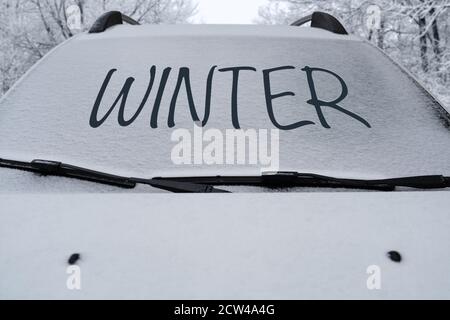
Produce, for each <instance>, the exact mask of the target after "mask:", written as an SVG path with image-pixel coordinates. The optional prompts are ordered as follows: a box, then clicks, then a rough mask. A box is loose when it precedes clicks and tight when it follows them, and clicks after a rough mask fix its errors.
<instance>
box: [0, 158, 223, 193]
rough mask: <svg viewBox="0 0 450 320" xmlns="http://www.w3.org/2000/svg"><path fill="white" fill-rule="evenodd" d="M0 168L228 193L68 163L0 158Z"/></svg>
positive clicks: (123, 185) (174, 189)
mask: <svg viewBox="0 0 450 320" xmlns="http://www.w3.org/2000/svg"><path fill="white" fill-rule="evenodd" d="M0 167H2V168H11V169H18V170H24V171H29V172H34V173H38V174H41V175H44V176H59V177H67V178H75V179H79V180H86V181H92V182H96V183H101V184H107V185H113V186H116V187H121V188H128V189H132V188H134V187H135V186H136V184H146V185H149V186H152V187H155V188H158V189H163V190H167V191H171V192H177V193H211V192H212V193H214V192H221V193H224V192H228V191H225V190H221V189H217V188H214V187H213V186H211V185H205V184H198V183H193V182H183V181H176V180H174V179H170V180H164V179H160V178H159V179H153V178H152V179H143V178H133V177H123V176H118V175H114V174H109V173H105V172H100V171H95V170H90V169H86V168H82V167H77V166H74V165H70V164H67V163H62V162H57V161H49V160H37V159H36V160H33V161H31V162H22V161H16V160H7V159H1V158H0Z"/></svg>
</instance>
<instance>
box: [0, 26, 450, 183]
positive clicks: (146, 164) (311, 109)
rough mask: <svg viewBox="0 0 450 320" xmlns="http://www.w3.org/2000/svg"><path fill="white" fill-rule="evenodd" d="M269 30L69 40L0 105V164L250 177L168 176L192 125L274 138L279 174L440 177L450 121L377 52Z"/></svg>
mask: <svg viewBox="0 0 450 320" xmlns="http://www.w3.org/2000/svg"><path fill="white" fill-rule="evenodd" d="M133 28H134V29H133ZM270 28H272V27H267V26H266V27H261V26H259V27H256V26H252V27H250V26H248V27H236V26H234V27H232V26H227V27H222V28H219V27H217V26H216V27H208V26H195V27H194V26H183V27H170V28H167V27H164V26H162V27H155V26H151V27H149V26H143V27H138V28H136V27H127V26H120V27H115V28H112V29H111V30H108V31H107V32H105V33H104V34H100V35H89V34H85V35H81V36H79V37H77V38H75V39H73V40H71V41H68V42H66V43H64V44H63V45H62V46H60V47H58V48H57V49H56V50H55V51H53V52H52V53H51V54H50V55H49V56H47V57H46V58H44V60H43V61H42V62H41V63H39V64H38V65H37V66H36V67H35V68H34V69H33V70H31V72H29V73H28V74H27V75H26V76H25V77H24V79H22V81H20V82H19V83H18V85H16V86H15V87H14V88H13V89H12V90H11V91H10V92H9V94H7V95H6V96H5V97H4V99H3V100H2V101H1V102H0V135H1V137H2V139H1V140H0V157H2V158H11V159H18V160H32V159H35V158H41V159H52V160H59V161H63V162H67V163H71V164H76V165H79V166H85V167H89V168H93V169H96V170H103V171H107V172H112V173H116V174H123V175H133V176H145V177H151V176H161V175H163V176H164V175H168V176H185V175H217V174H223V175H235V174H247V175H249V174H259V173H260V171H261V166H260V165H258V164H234V165H231V164H226V163H221V164H205V163H197V164H196V163H195V162H194V161H193V163H192V164H190V165H180V164H176V163H174V161H172V160H173V159H171V153H172V149H173V147H174V145H175V142H174V141H173V139H172V138H173V137H171V135H172V133H173V131H174V130H176V129H182V128H183V129H186V130H189V131H193V130H194V129H193V128H194V126H195V125H194V122H195V121H200V122H203V125H204V126H203V128H202V129H203V130H208V129H217V130H219V131H222V132H225V130H227V129H233V130H236V129H241V130H247V129H257V130H260V129H278V130H279V169H280V170H284V171H287V170H293V171H300V172H315V173H321V174H329V175H335V176H341V177H347V176H351V177H355V176H356V177H361V178H364V177H391V176H405V175H421V174H447V175H448V174H450V161H448V160H449V159H450V148H449V147H450V135H449V133H450V131H449V119H448V114H446V113H445V111H444V110H443V109H442V108H441V107H440V106H439V105H438V104H437V103H436V102H435V101H434V100H433V99H432V98H431V97H430V96H429V95H428V94H427V93H426V92H425V91H423V90H422V89H421V88H420V87H418V86H417V85H416V84H415V83H414V82H413V80H412V79H411V78H410V77H409V76H408V75H407V74H406V73H405V72H404V71H402V70H401V69H400V68H399V67H398V66H396V65H394V64H393V63H392V62H391V61H390V60H389V59H388V58H387V57H386V56H384V55H383V53H381V52H380V51H378V50H377V49H375V48H373V47H372V46H371V45H369V44H367V43H365V42H361V41H357V40H355V39H354V38H352V37H348V38H346V37H345V36H336V35H332V34H331V33H329V32H327V31H323V30H311V29H306V28H293V27H273V28H274V29H270ZM268 30H271V31H269V32H266V31H268ZM277 34H278V36H277ZM347 39H348V40H347ZM114 102H116V103H115V104H114ZM202 138H203V139H204V136H201V137H200V138H199V139H202ZM192 144H194V141H192ZM5 170H6V169H1V171H0V173H1V174H3V172H4V171H5ZM6 176H10V175H6ZM0 188H4V186H1V187H0Z"/></svg>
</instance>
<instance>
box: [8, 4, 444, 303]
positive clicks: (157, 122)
mask: <svg viewBox="0 0 450 320" xmlns="http://www.w3.org/2000/svg"><path fill="white" fill-rule="evenodd" d="M125 23H128V24H129V25H127V24H125ZM305 23H310V26H309V27H308V26H306V25H305ZM0 136H1V139H0V158H1V159H0V181H1V183H0V203H1V210H0V298H2V299H19V298H20V299H32V298H33V299H34V298H39V299H97V298H106V299H136V298H137V299H352V298H358V299H418V298H426V299H430V298H439V299H448V298H450V277H449V270H450V251H449V250H448V244H449V243H450V233H449V231H448V230H449V229H450V210H449V208H450V193H449V191H450V189H449V187H450V161H449V159H450V147H449V146H450V115H449V112H448V110H447V109H446V108H445V107H444V106H443V105H442V104H441V103H440V102H439V101H438V100H437V99H436V98H435V97H433V95H431V94H430V93H429V92H428V91H427V90H426V89H424V87H423V86H422V85H421V84H420V83H419V82H418V81H417V80H416V79H415V78H414V77H413V76H412V75H411V74H410V73H409V72H407V71H406V70H405V69H404V68H403V67H401V66H400V65H399V64H398V63H396V62H395V61H393V60H392V59H391V58H390V57H389V56H388V55H387V54H385V53H384V52H383V51H382V50H380V49H378V48H376V47H375V46H373V45H372V44H371V43H369V42H368V41H365V40H363V39H360V38H358V37H356V36H354V35H351V34H348V33H347V31H346V30H345V28H344V27H343V26H342V24H340V23H339V21H338V20H337V19H336V18H334V17H332V16H330V15H328V14H326V13H321V12H315V13H314V14H312V15H311V16H308V17H306V18H304V19H300V20H299V21H297V22H296V23H294V25H292V26H264V25H248V26H232V25H137V23H136V21H134V20H132V19H131V18H129V17H127V16H125V15H123V14H121V13H120V12H108V13H106V14H105V15H103V16H102V17H100V18H99V19H98V20H97V21H96V23H95V24H94V25H93V27H92V28H91V30H90V31H89V32H86V33H81V34H78V35H76V36H74V37H72V38H70V39H69V40H67V41H65V42H64V43H62V44H61V45H59V46H58V47H56V48H55V49H54V50H52V51H51V52H50V53H48V54H47V55H46V56H45V57H44V58H42V59H41V60H40V61H39V62H38V63H37V64H36V65H35V66H34V67H33V68H32V69H31V70H30V71H28V72H27V73H26V74H25V75H24V76H23V77H22V78H21V80H20V81H19V82H18V83H16V84H15V85H14V87H13V88H11V89H10V90H9V92H8V93H7V94H6V95H5V96H4V97H3V98H2V99H1V100H0Z"/></svg>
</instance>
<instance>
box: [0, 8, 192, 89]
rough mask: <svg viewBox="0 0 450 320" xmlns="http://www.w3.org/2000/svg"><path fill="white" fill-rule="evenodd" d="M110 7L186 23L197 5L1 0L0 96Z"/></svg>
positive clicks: (145, 19)
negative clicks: (75, 23)
mask: <svg viewBox="0 0 450 320" xmlns="http://www.w3.org/2000/svg"><path fill="white" fill-rule="evenodd" d="M71 5H76V6H78V8H79V12H80V22H81V28H80V30H71V29H69V27H68V23H67V22H68V16H67V12H66V10H67V8H68V7H69V6H71ZM111 10H118V11H121V12H123V13H124V14H126V15H128V16H130V17H132V18H134V19H135V20H137V21H138V22H141V23H152V24H160V23H188V22H190V18H191V17H193V16H194V15H195V13H196V5H195V4H194V2H193V1H192V0H127V1H120V0H0V96H1V94H2V93H5V92H6V91H7V90H8V89H9V88H10V87H11V86H12V84H14V82H15V81H17V79H18V78H19V77H20V76H21V75H22V74H24V73H25V72H26V70H28V69H29V68H30V66H31V65H33V64H34V63H35V62H36V61H37V60H39V59H40V58H42V57H43V56H44V55H45V54H46V53H47V52H48V51H49V50H50V49H52V48H53V47H55V46H56V45H57V44H59V43H61V42H62V41H64V40H66V39H67V38H70V37H72V36H73V35H74V33H76V32H80V31H86V30H87V29H89V27H90V26H91V25H92V23H93V22H94V21H95V19H97V18H98V17H99V16H100V15H101V14H102V13H104V12H107V11H111Z"/></svg>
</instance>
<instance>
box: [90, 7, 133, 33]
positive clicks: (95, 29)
mask: <svg viewBox="0 0 450 320" xmlns="http://www.w3.org/2000/svg"><path fill="white" fill-rule="evenodd" d="M124 22H126V23H128V24H131V25H138V24H139V22H137V21H136V20H134V19H132V18H130V17H129V16H127V15H124V14H123V13H121V12H120V11H109V12H106V13H104V14H102V15H101V16H100V17H99V18H98V19H97V20H95V22H94V24H93V25H92V27H91V29H89V33H100V32H103V31H105V30H106V29H108V28H110V27H112V26H115V25H118V24H123V23H124Z"/></svg>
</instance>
